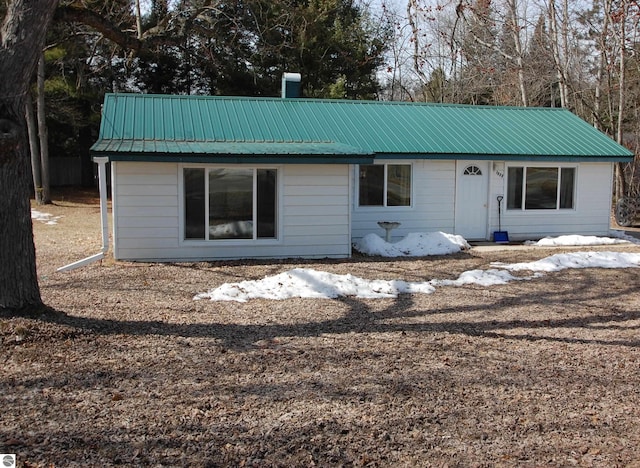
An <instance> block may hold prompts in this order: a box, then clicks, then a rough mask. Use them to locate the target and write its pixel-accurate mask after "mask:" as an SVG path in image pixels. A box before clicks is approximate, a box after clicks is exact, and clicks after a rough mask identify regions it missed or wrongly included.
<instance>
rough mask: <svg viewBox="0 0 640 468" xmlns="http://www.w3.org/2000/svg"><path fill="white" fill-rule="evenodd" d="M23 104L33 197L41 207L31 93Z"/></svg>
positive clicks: (38, 153) (37, 151)
mask: <svg viewBox="0 0 640 468" xmlns="http://www.w3.org/2000/svg"><path fill="white" fill-rule="evenodd" d="M25 99H26V103H25V106H24V107H25V111H24V113H25V118H26V120H27V131H28V134H29V152H30V153H31V173H32V175H33V195H34V197H35V200H36V203H37V204H38V205H42V204H43V201H42V172H41V170H40V147H39V146H38V129H37V127H36V117H35V115H34V114H33V99H31V93H29V92H27V94H26V96H25Z"/></svg>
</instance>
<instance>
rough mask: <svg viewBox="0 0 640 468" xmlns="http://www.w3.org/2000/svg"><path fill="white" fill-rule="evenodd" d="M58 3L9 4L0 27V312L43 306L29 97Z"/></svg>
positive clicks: (26, 0) (17, 0)
mask: <svg viewBox="0 0 640 468" xmlns="http://www.w3.org/2000/svg"><path fill="white" fill-rule="evenodd" d="M57 3H58V2H57V0H11V1H10V2H9V4H8V6H7V10H6V16H5V18H4V21H3V23H2V28H1V29H0V76H1V77H2V79H1V80H0V309H26V308H29V307H39V306H41V305H42V299H41V298H40V288H39V287H38V277H37V275H36V258H35V247H34V243H33V229H32V224H31V207H30V205H29V195H30V189H31V184H30V181H31V164H30V161H29V150H28V140H27V132H26V123H25V113H24V111H25V97H26V93H27V92H28V91H29V83H31V77H32V76H33V72H34V70H35V67H36V64H37V63H38V58H39V57H40V51H41V50H42V48H43V46H44V41H45V34H46V31H47V28H48V26H49V24H50V22H51V19H52V17H53V13H54V11H55V8H56V5H57Z"/></svg>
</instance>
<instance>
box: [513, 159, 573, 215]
mask: <svg viewBox="0 0 640 468" xmlns="http://www.w3.org/2000/svg"><path fill="white" fill-rule="evenodd" d="M506 198H507V209H508V210H565V209H574V208H575V199H576V167H575V166H551V165H549V166H510V167H508V168H507V197H506Z"/></svg>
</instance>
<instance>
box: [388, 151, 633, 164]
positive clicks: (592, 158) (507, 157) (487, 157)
mask: <svg viewBox="0 0 640 468" xmlns="http://www.w3.org/2000/svg"><path fill="white" fill-rule="evenodd" d="M375 157H376V159H391V160H393V159H426V160H465V161H466V160H473V161H528V162H530V161H534V162H535V161H550V162H551V161H553V162H607V163H613V162H632V161H633V159H634V155H633V154H632V153H630V154H629V155H606V154H603V155H562V154H559V155H554V154H551V155H549V154H471V153H455V154H453V153H449V154H445V153H377V154H376V155H375Z"/></svg>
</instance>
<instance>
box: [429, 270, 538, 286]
mask: <svg viewBox="0 0 640 468" xmlns="http://www.w3.org/2000/svg"><path fill="white" fill-rule="evenodd" d="M524 279H530V278H520V277H517V276H513V275H512V274H511V273H509V272H508V271H504V270H497V269H490V270H469V271H465V272H463V273H462V274H461V275H460V276H458V279H455V280H431V281H430V283H431V284H432V285H434V286H464V285H467V284H477V285H479V286H495V285H499V284H507V283H509V282H511V281H517V280H524Z"/></svg>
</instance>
